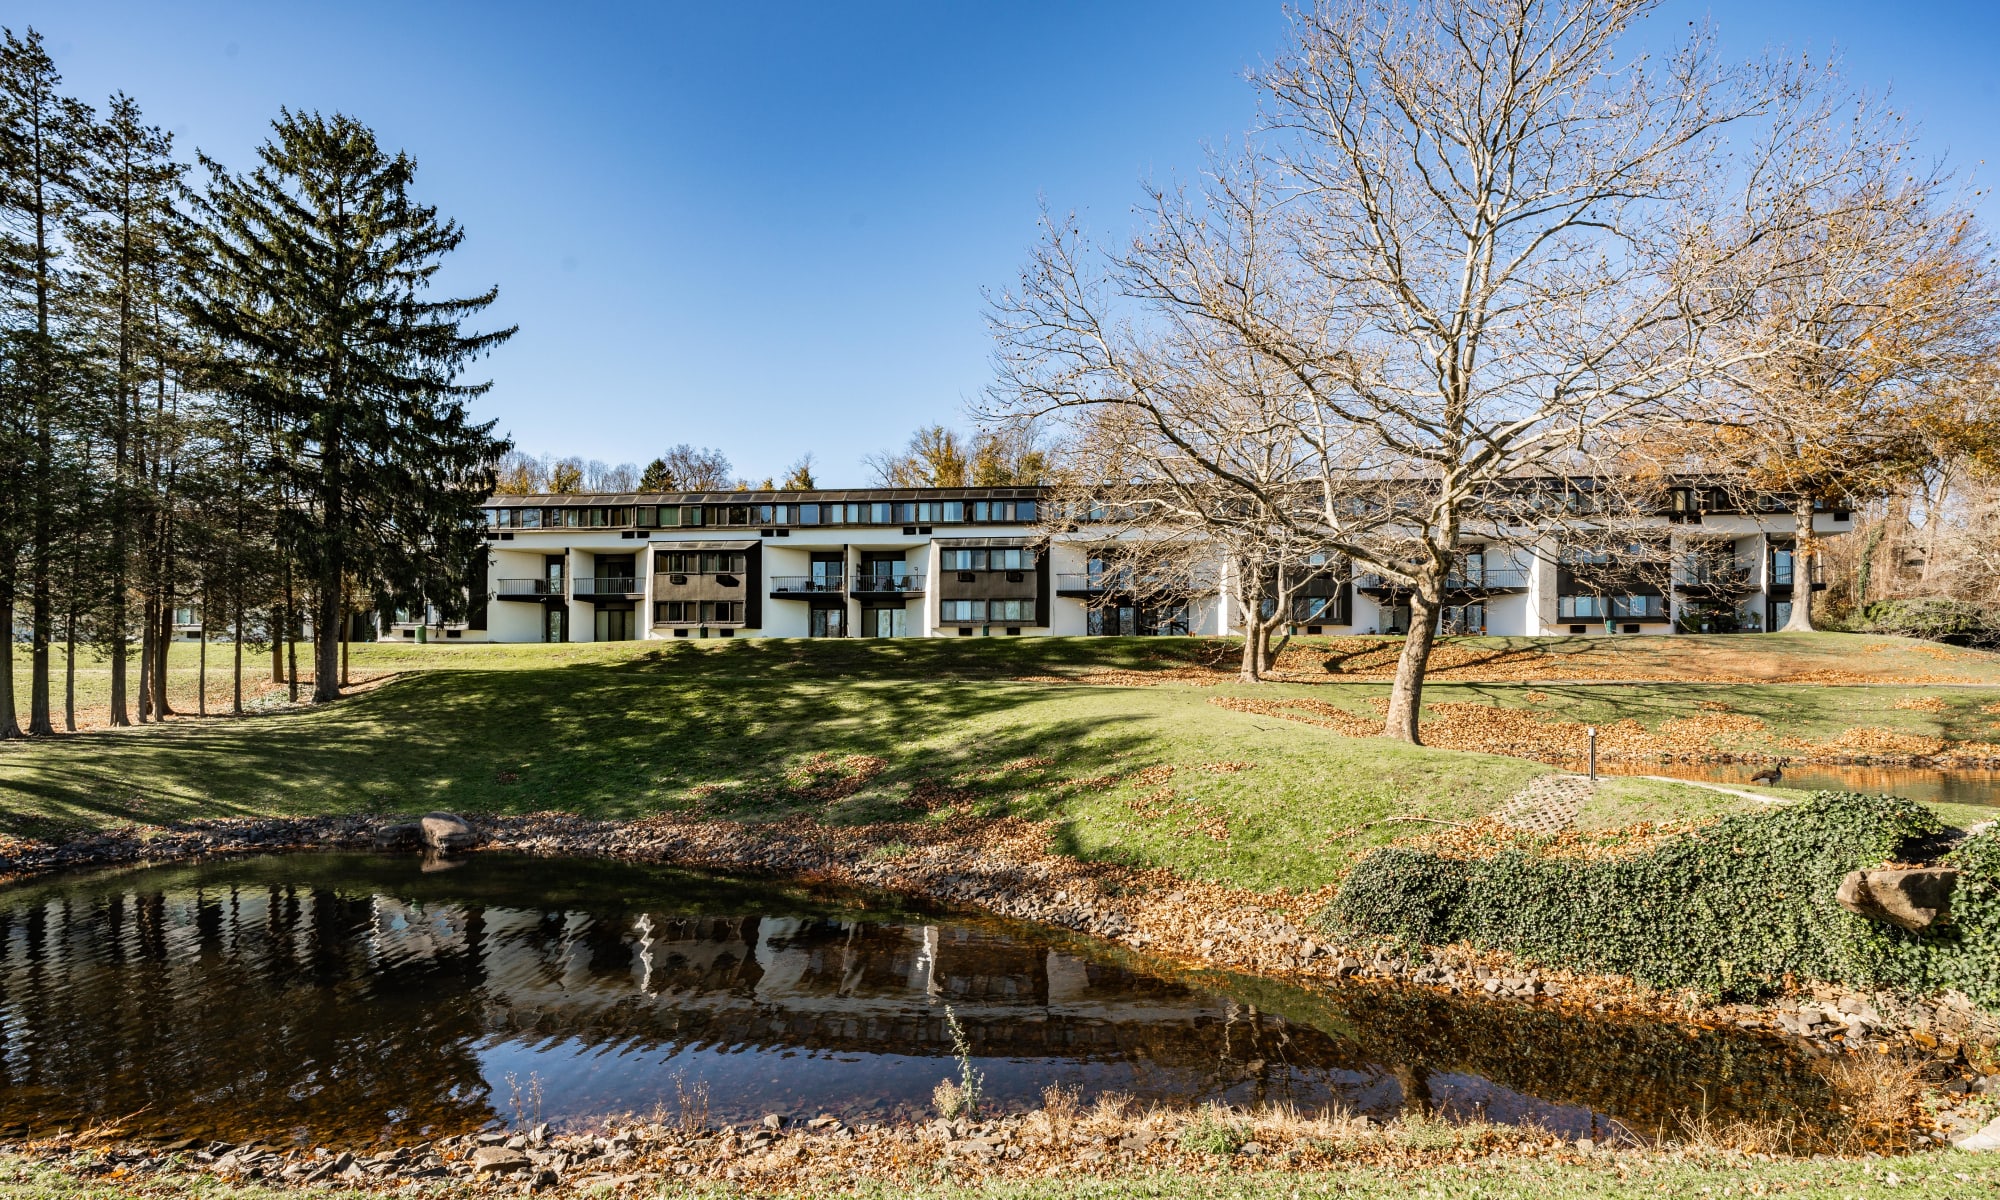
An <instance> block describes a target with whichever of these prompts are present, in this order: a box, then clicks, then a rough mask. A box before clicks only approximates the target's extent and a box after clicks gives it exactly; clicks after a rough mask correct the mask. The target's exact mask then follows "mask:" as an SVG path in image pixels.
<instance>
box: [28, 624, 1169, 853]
mask: <svg viewBox="0 0 2000 1200" xmlns="http://www.w3.org/2000/svg"><path fill="white" fill-rule="evenodd" d="M911 641H912V642H915V641H916V639H911ZM745 645H746V646H748V645H752V643H748V642H746V643H745ZM793 645H797V644H796V643H794V644H793ZM891 645H892V648H893V649H894V650H895V651H898V653H890V652H887V651H884V650H882V649H880V648H878V647H869V648H868V650H867V652H862V653H855V652H848V653H846V654H844V655H838V656H836V655H831V654H823V653H810V654H809V655H808V656H807V657H805V658H803V659H799V657H798V656H797V654H796V653H795V652H794V650H793V649H792V646H787V645H785V644H776V645H772V646H770V647H758V648H757V650H756V651H755V652H752V653H741V652H736V651H735V648H732V652H731V653H728V654H695V655H688V654H683V653H676V652H675V651H678V649H679V648H678V647H675V648H673V650H670V651H668V652H666V653H663V654H661V655H659V656H658V657H655V656H653V655H641V656H637V657H634V658H631V659H625V660H615V661H611V662H594V663H575V664H569V665H564V666H559V667H552V668H545V669H531V670H518V671H491V670H438V671H431V672H425V673H422V674H418V675H413V676H411V677H409V678H406V679H402V680H398V681H396V682H394V683H391V684H387V685H384V686H382V687H380V688H378V689H375V690H373V691H371V692H369V693H367V694H364V695H360V696H356V697H353V698H351V699H348V700H344V701H342V702H340V703H338V704H335V705H329V706H325V707H322V708H313V709H306V710H302V711H294V712H288V713H282V714H274V715H271V716H265V717H253V718H245V719H242V720H233V721H228V722H221V723H217V724H213V725H201V724H191V725H186V726H169V727H166V728H162V729H158V730H154V731H150V732H148V733H147V734H146V735H144V736H132V735H130V734H126V733H110V734H104V735H79V736H76V737H72V738H59V739H51V740H49V741H47V742H40V741H34V742H24V743H20V744H17V745H16V746H14V747H10V748H8V749H7V750H5V751H4V752H0V832H6V833H9V834H13V835H16V836H47V835H48V834H49V833H51V832H53V831H58V830H63V829H76V828H90V827H103V826H107V825H114V824H119V823H124V822H144V823H169V822H173V821H179V820H187V819H191V818H196V817H228V816H245V815H308V814H320V813H349V812H364V813H367V812H373V813H388V812H397V813H400V812H411V811H421V810H423V809H426V808H431V807H438V808H453V809H459V810H463V811H466V812H474V813H496V814H498V813H520V812H531V811H538V810H562V811H569V812H575V813H578V814H580V815H585V816H594V817H612V818H624V817H632V816H637V815H640V814H643V813H647V812H655V811H659V810H660V809H661V808H662V807H663V806H664V805H666V804H667V803H668V802H669V801H670V800H672V799H673V798H675V797H678V796H681V795H684V794H685V793H686V792H687V791H688V790H689V789H692V788H695V787H697V786H698V785H702V784H711V785H716V786H718V787H721V788H750V789H755V788H757V787H759V786H764V785H772V784H774V783H775V782H776V781H779V780H781V779H782V778H783V773H784V769H785V767H786V766H787V764H788V763H790V762H792V761H793V760H795V759H797V758H798V757H800V756H802V755H807V754H812V753H815V752H820V751H825V752H829V753H833V754H838V755H850V754H859V755H873V756H878V757H881V758H883V759H885V760H886V761H887V766H886V768H885V769H884V771H883V773H882V777H881V780H880V783H881V784H883V785H891V784H907V785H911V786H914V785H915V783H916V782H917V781H918V779H917V776H918V775H921V774H922V773H925V772H934V771H936V770H937V769H939V768H940V766H941V765H943V760H942V759H941V758H940V757H939V752H938V751H936V750H935V749H925V748H923V747H921V746H920V745H919V743H921V742H922V741H923V740H924V739H925V738H927V737H930V736H932V735H934V734H936V733H937V732H939V731H952V730H962V731H963V736H961V737H958V738H956V739H955V741H956V742H957V743H959V744H961V745H963V746H969V747H973V748H974V749H973V750H972V751H971V752H969V753H963V754H960V755H959V756H958V760H959V761H960V762H961V763H962V764H963V766H962V767H961V769H966V768H970V767H978V766H988V765H991V766H997V765H999V764H1003V763H1005V762H1007V761H1010V760H1013V759H1023V758H1030V757H1036V758H1046V759H1051V760H1054V761H1055V762H1058V763H1061V764H1062V765H1063V767H1064V769H1065V770H1067V771H1071V772H1084V773H1088V772H1091V771H1097V770H1102V769H1103V768H1104V766H1105V765H1106V764H1108V763H1109V762H1111V761H1112V759H1113V756H1114V755H1117V754H1119V753H1121V752H1127V751H1129V750H1130V749H1132V748H1133V747H1134V746H1136V745H1137V744H1138V743H1139V742H1141V741H1143V737H1142V735H1141V733H1140V732H1139V731H1138V730H1136V729H1134V730H1131V731H1129V732H1114V731H1112V730H1110V729H1109V728H1108V725H1109V722H1106V721H1104V720H1103V719H1101V718H1098V719H1085V718H1082V717H1078V716H1075V715H1073V714H1065V713H1064V712H1063V711H1062V705H1061V703H1060V701H1059V693H1058V692H1057V691H1056V690H1053V689H1041V688H1035V687H1033V686H1032V685H1014V684H1004V683H986V684H982V685H979V686H972V685H969V684H967V683H964V682H960V681H959V679H958V678H954V677H951V676H946V675H943V674H942V673H941V672H937V671H936V670H935V669H936V668H938V667H940V666H943V665H948V664H945V663H941V662H940V661H939V660H938V659H936V658H935V656H933V655H928V654H926V653H923V652H921V651H918V652H903V651H904V648H903V647H901V646H894V645H893V644H891ZM1002 645H1003V646H1004V645H1005V643H1002ZM1010 653H1013V652H1012V651H1011V649H1009V650H1006V651H996V652H993V653H992V654H990V655H988V654H982V655H980V656H977V657H976V658H974V659H973V666H975V667H979V666H982V665H983V666H989V667H993V668H995V669H999V668H1002V667H1005V666H1006V664H1007V662H1008V661H1009V654H1010ZM787 661H803V662H804V664H805V665H804V668H803V669H800V668H793V669H790V670H787V669H786V668H784V666H783V664H784V663H786V662H787ZM954 661H959V662H961V664H962V662H963V660H962V659H954ZM927 671H929V672H930V675H929V677H925V676H926V672H927ZM1037 703H1049V704H1050V705H1051V707H1050V709H1049V710H1048V712H1047V714H1046V716H1045V717H1043V718H1040V719H1035V720H1030V721H1027V722H1026V723H1022V722H1020V721H1019V719H1018V718H1019V713H1018V711H1016V710H1019V709H1020V708H1021V707H1022V706H1023V705H1032V704H1037ZM1003 712H1007V713H1012V714H1014V719H1013V721H1012V723H1011V724H1010V725H1009V727H1008V728H1006V729H1004V730H1001V729H997V728H995V727H994V725H995V723H994V722H993V720H992V719H993V718H994V717H996V716H998V715H999V714H1001V713H1003ZM982 790H983V791H996V790H1004V785H1002V786H1001V787H1000V788H997V789H982ZM777 799H778V800H779V801H780V802H778V803H773V804H768V805H764V806H756V807H752V808H749V809H746V811H745V812H744V813H743V815H744V816H765V815H781V814H783V813H786V812H796V811H810V810H812V809H813V808H814V807H815V805H814V804H813V803H811V802H807V801H797V800H795V801H792V802H786V801H785V800H784V798H783V797H782V796H779V797H777ZM819 807H824V806H823V805H820V806H819Z"/></svg>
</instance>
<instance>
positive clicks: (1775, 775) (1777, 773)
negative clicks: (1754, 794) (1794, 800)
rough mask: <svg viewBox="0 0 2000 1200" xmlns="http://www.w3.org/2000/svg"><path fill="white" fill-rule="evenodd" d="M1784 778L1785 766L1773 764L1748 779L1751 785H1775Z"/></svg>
mask: <svg viewBox="0 0 2000 1200" xmlns="http://www.w3.org/2000/svg"><path fill="white" fill-rule="evenodd" d="M1784 777H1785V765H1784V764H1783V763H1773V764H1772V765H1771V766H1768V767H1766V768H1764V769H1763V770H1761V771H1759V772H1757V773H1756V774H1755V775H1752V776H1751V777H1750V782H1751V783H1776V782H1778V781H1779V780H1780V779H1783V778H1784Z"/></svg>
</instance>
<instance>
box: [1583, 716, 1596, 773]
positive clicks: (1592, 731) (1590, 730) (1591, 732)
mask: <svg viewBox="0 0 2000 1200" xmlns="http://www.w3.org/2000/svg"><path fill="white" fill-rule="evenodd" d="M1583 732H1584V734H1585V736H1587V737H1588V738H1589V739H1590V777H1591V778H1592V779H1595V778H1597V726H1595V725H1590V726H1586V727H1585V728H1584V731H1583Z"/></svg>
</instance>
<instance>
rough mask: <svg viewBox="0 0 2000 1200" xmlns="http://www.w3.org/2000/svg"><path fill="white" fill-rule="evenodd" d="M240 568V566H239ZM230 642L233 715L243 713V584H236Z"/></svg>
mask: <svg viewBox="0 0 2000 1200" xmlns="http://www.w3.org/2000/svg"><path fill="white" fill-rule="evenodd" d="M239 569H240V568H239ZM229 641H230V644H231V647H232V651H231V653H232V655H233V657H234V658H235V660H236V661H235V664H234V666H233V667H232V668H231V671H230V676H229V712H230V715H231V716H236V717H240V716H242V715H243V585H242V583H241V582H238V584H237V586H236V628H235V629H233V630H232V631H231V636H230V639H229Z"/></svg>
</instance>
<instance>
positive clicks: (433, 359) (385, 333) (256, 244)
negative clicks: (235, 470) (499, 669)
mask: <svg viewBox="0 0 2000 1200" xmlns="http://www.w3.org/2000/svg"><path fill="white" fill-rule="evenodd" d="M272 128H273V132H274V134H275V136H274V137H273V138H272V139H271V140H269V141H267V142H265V143H264V145H263V146H262V147H260V148H259V151H258V157H259V160H260V161H259V164H258V166H257V167H256V168H255V169H253V170H251V171H250V172H248V173H247V174H242V175H231V174H229V173H228V172H227V171H225V170H224V169H223V168H222V167H221V166H220V165H219V164H217V163H214V162H213V161H210V160H208V159H206V158H204V159H203V163H204V165H205V166H206V167H207V168H208V171H209V174H210V179H209V184H208V187H207V189H206V192H205V195H204V197H203V200H202V205H201V207H202V211H203V215H204V216H205V217H206V219H207V224H206V230H205V237H204V246H203V249H204V253H205V258H206V261H205V263H204V264H203V265H204V269H205V271H206V273H207V276H209V277H212V278H209V277H205V278H204V279H203V286H202V287H201V288H199V289H197V290H196V297H197V298H196V299H195V300H194V301H193V304H192V308H193V312H194V314H195V317H196V319H197V321H198V323H199V324H200V325H201V326H202V327H204V328H205V329H207V330H209V331H210V332H212V333H213V334H214V335H215V336H216V337H217V338H218V339H219V340H220V341H221V342H222V343H223V344H224V345H225V346H226V347H227V349H228V352H229V353H230V355H231V356H232V358H233V359H235V360H236V363H237V367H238V374H237V377H236V386H237V387H239V388H241V389H242V390H243V394H244V396H245V398H246V399H247V400H248V401H249V402H250V403H251V404H252V405H254V406H255V408H256V409H257V410H258V411H260V412H262V413H265V414H267V415H268V417H269V418H270V420H271V422H272V423H273V426H274V428H275V429H277V431H278V433H279V436H278V438H277V439H276V445H277V446H278V448H279V453H277V454H275V455H274V456H273V461H272V462H271V463H270V464H269V465H270V466H271V468H272V470H273V474H274V475H275V476H276V477H277V478H278V479H279V481H280V482H281V485H282V487H283V489H284V494H285V495H286V496H287V497H288V503H287V506H286V507H287V511H286V513H285V514H284V516H285V517H286V520H285V522H284V524H283V526H282V527H281V534H282V537H283V540H284V541H285V542H286V547H285V548H286V551H287V554H288V557H289V559H290V560H291V561H292V562H293V563H294V564H296V567H297V569H298V570H299V571H300V572H301V573H302V575H303V578H302V579H301V581H300V582H302V583H303V584H304V585H305V587H304V591H305V594H306V595H307V596H308V597H309V598H310V599H311V601H312V603H313V606H314V613H313V639H314V655H313V657H314V686H313V695H314V699H316V700H331V699H334V698H336V697H337V696H338V695H339V655H340V628H339V626H340V612H341V606H342V602H341V593H342V583H343V580H344V579H345V578H346V577H347V576H348V575H349V574H350V573H352V574H354V575H357V576H364V577H371V578H377V579H381V580H383V581H384V583H385V584H386V585H387V586H389V587H391V588H393V589H398V590H401V589H408V588H414V587H420V586H421V585H422V582H423V580H422V576H423V573H424V571H425V569H426V565H427V564H433V563H436V564H458V565H454V566H452V567H451V569H450V572H449V573H450V574H452V575H460V574H462V573H463V570H464V568H463V566H462V564H464V563H466V562H468V561H469V560H470V558H471V549H472V547H474V546H475V545H476V544H478V543H479V541H480V540H481V539H482V538H483V536H484V533H483V530H482V528H481V526H480V524H479V522H478V520H477V516H478V510H479V505H480V503H481V502H482V501H483V500H484V499H485V497H486V495H487V494H488V492H489V491H490V489H491V488H492V486H493V482H494V471H493V467H494V463H495V461H496V460H497V459H498V458H499V456H500V455H501V453H503V452H504V451H505V450H506V449H507V448H508V446H507V443H506V442H505V441H504V440H502V439H498V438H495V437H493V436H492V428H493V426H492V423H490V422H488V423H486V424H475V423H473V422H472V421H470V420H469V419H468V417H467V415H466V411H465V401H466V400H467V399H468V398H470V397H472V396H476V395H479V394H481V393H483V392H484V391H485V390H486V388H487V387H488V386H490V385H487V384H468V383H462V382H459V378H458V377H459V373H460V371H461V370H462V369H463V368H464V366H465V365H466V364H467V363H468V362H470V361H471V360H472V359H474V358H475V357H477V356H479V355H481V354H483V353H485V352H486V351H488V350H491V349H492V348H494V347H496V346H498V345H499V344H500V343H502V342H504V341H505V340H506V339H507V338H509V337H511V336H512V335H513V333H514V330H513V329H512V328H508V329H503V330H498V331H495V332H490V333H467V332H465V331H464V330H463V329H462V328H461V322H462V321H464V320H466V319H468V318H470V317H472V316H474V315H476V314H477V313H479V312H480V311H481V310H483V309H484V308H485V307H486V306H487V305H489V304H491V303H492V302H493V299H494V297H495V296H496V294H497V289H493V290H489V291H487V292H485V293H483V294H480V295H476V296H470V297H463V298H452V299H431V298H429V296H428V293H429V290H430V287H431V283H432V278H433V276H434V275H435V274H436V272H437V270H438V268H439V265H440V263H441V261H442V260H443V258H444V256H446V255H447V254H449V253H450V252H451V251H452V250H453V249H455V248H456V247H457V246H458V245H459V243H460V242H461V241H462V240H463V238H464V234H463V232H462V231H461V230H460V229H459V227H458V226H457V225H456V224H455V223H453V222H451V221H448V220H442V219H440V218H439V216H438V213H437V210H436V209H435V208H433V207H431V206H428V205H424V204H420V203H418V202H417V201H416V200H415V199H414V198H413V197H412V196H411V194H410V188H411V184H412V181H413V178H414V175H415V170H416V164H415V162H414V161H413V160H411V159H410V158H408V157H407V156H405V155H403V154H400V153H399V154H394V155H390V154H387V153H385V152H384V151H383V150H382V149H381V148H380V147H379V146H378V144H377V142H376V139H375V135H374V133H373V132H372V131H370V130H369V129H368V128H367V127H366V126H364V125H362V124H361V123H360V122H358V121H356V120H354V119H353V118H351V117H347V116H343V115H339V114H336V115H334V116H332V117H322V116H320V115H319V114H317V113H311V114H308V113H293V112H290V111H282V112H281V115H280V118H279V119H278V120H277V121H276V122H274V123H273V126H272ZM427 556H434V558H433V557H427ZM434 569H437V570H443V569H444V568H443V567H436V568H434Z"/></svg>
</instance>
